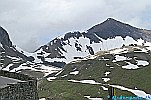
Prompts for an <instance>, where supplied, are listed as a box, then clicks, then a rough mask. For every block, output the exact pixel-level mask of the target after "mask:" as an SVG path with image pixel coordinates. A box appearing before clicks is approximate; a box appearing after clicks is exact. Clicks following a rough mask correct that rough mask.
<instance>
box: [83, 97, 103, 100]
mask: <svg viewBox="0 0 151 100" xmlns="http://www.w3.org/2000/svg"><path fill="white" fill-rule="evenodd" d="M84 97H85V98H87V99H89V100H103V99H102V98H91V97H90V96H84Z"/></svg>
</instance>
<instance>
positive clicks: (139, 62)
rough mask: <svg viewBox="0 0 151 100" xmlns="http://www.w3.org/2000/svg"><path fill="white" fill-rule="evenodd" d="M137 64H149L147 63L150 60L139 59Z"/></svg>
mask: <svg viewBox="0 0 151 100" xmlns="http://www.w3.org/2000/svg"><path fill="white" fill-rule="evenodd" d="M137 65H143V66H147V65H149V62H147V61H143V60H137Z"/></svg>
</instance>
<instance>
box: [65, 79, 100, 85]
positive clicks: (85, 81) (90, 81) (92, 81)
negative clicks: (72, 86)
mask: <svg viewBox="0 0 151 100" xmlns="http://www.w3.org/2000/svg"><path fill="white" fill-rule="evenodd" d="M68 81H69V82H74V83H85V84H95V85H97V84H101V83H98V82H95V81H94V80H81V81H77V80H68Z"/></svg>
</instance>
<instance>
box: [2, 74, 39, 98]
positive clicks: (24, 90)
mask: <svg viewBox="0 0 151 100" xmlns="http://www.w3.org/2000/svg"><path fill="white" fill-rule="evenodd" d="M1 72H2V71H0V73H1ZM3 73H5V74H7V75H11V74H12V76H13V74H14V76H15V77H16V75H17V74H18V73H9V72H3ZM0 75H1V76H4V74H2V73H1V74H0ZM7 75H5V77H6V76H7ZM12 76H11V78H12ZM19 76H20V78H21V79H24V78H25V77H28V76H27V75H23V74H18V75H17V77H19ZM23 77H24V78H23ZM0 100H38V93H37V80H36V79H34V78H30V77H28V78H26V79H25V80H22V81H21V82H17V83H14V84H12V83H11V84H7V86H6V87H4V88H0Z"/></svg>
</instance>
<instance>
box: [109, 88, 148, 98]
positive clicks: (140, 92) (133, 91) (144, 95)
mask: <svg viewBox="0 0 151 100" xmlns="http://www.w3.org/2000/svg"><path fill="white" fill-rule="evenodd" d="M110 86H112V87H115V88H118V89H121V90H126V91H129V92H132V93H133V94H135V95H136V96H139V97H142V98H146V97H151V95H150V94H147V93H145V92H144V91H142V90H133V89H129V88H126V87H123V86H119V85H110ZM149 100H151V99H149Z"/></svg>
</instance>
